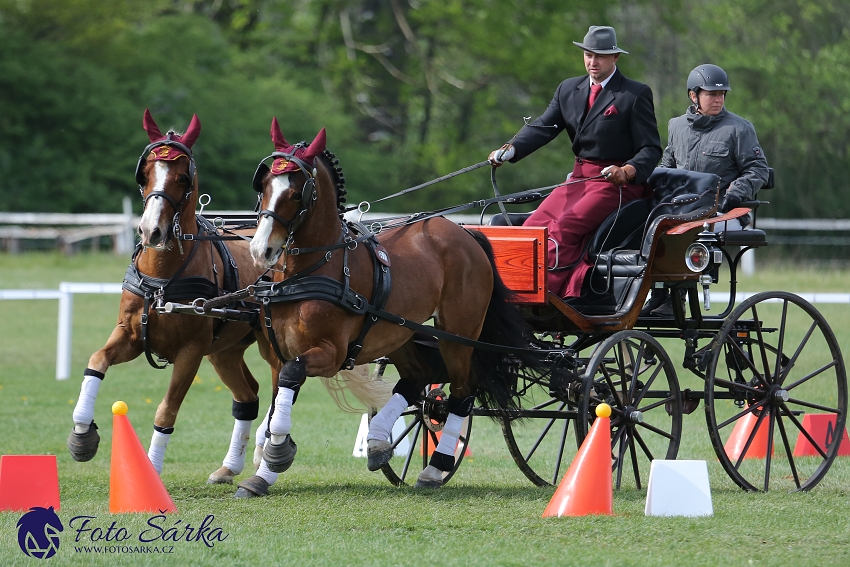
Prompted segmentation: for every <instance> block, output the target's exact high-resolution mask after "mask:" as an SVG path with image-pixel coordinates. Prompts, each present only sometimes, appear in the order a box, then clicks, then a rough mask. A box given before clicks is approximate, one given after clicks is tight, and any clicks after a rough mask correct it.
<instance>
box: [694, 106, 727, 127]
mask: <svg viewBox="0 0 850 567" xmlns="http://www.w3.org/2000/svg"><path fill="white" fill-rule="evenodd" d="M724 118H726V107H725V106H724V107H723V110H721V111H720V113H719V114H718V115H717V116H706V115H704V114H700V113H698V112H697V109H696V107H695V106H694V105H691V106H689V107H688V110H687V111H686V112H685V119H686V120H687V121H688V123H689V124H690V125H691V128H693V129H694V130H708V129H710V128H712V127H714V125H715V124H717V123H718V122H720V121H721V120H723V119H724Z"/></svg>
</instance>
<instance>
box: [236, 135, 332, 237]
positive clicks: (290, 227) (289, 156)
mask: <svg viewBox="0 0 850 567" xmlns="http://www.w3.org/2000/svg"><path fill="white" fill-rule="evenodd" d="M302 144H303V142H301V143H299V144H296V146H295V149H297V148H299V147H305V145H302ZM272 158H283V159H285V160H287V161H291V162H293V163H295V165H297V166H298V168H299V169H300V170H301V171H303V172H304V175H306V176H307V180H306V181H305V182H304V187H302V188H301V194H300V195H299V196H297V197H296V199H295V200H296V201H299V202H300V205H299V206H298V211H296V213H295V215H294V216H293V217H292V219H290V220H286V219H285V218H283V217H282V216H280V215H279V214H277V213H276V212H274V211H272V210H270V209H262V210H261V211H259V213H258V215H257V220H259V217H270V218H271V219H273V220H276V221H277V222H279V223H280V224H281V225H283V228H285V229H286V232H287V233H289V236H288V237H287V246H288V245H289V243H290V242H291V241H292V235H293V234H295V231H296V230H298V228H299V227H300V226H301V225H302V224H304V221H306V220H307V216H308V215H309V214H310V211H311V210H312V209H313V206H314V205H315V203H316V200H317V199H318V198H319V195H318V193H317V191H316V167H315V162H314V165H313V166H312V167H311V166H310V165H309V164H308V163H307V162H305V161H304V160H302V159H301V158H298V157H295V150H293V152H292V153H285V152H274V153H272V154H271V155H269V156H266V157H265V158H263V159H262V161H260V164H259V165H258V166H257V171H255V172H254V179H253V180H252V181H251V186H252V187H253V188H254V191H256V192H257V193H260V194H262V192H263V179H264V178H265V177H266V175H267V174H268V173H269V171H271V169H269V166H267V165H266V162H267V161H268V160H270V159H272ZM259 199H260V202H262V195H259ZM258 206H259V203H258Z"/></svg>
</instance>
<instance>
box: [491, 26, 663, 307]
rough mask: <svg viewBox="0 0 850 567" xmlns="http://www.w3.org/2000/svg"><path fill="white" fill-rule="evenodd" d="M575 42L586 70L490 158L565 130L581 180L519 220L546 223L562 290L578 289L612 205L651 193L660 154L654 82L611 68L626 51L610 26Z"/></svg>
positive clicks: (554, 281) (553, 279)
mask: <svg viewBox="0 0 850 567" xmlns="http://www.w3.org/2000/svg"><path fill="white" fill-rule="evenodd" d="M573 43H574V44H575V45H577V46H578V47H580V48H581V49H582V50H584V66H585V69H587V73H588V75H589V77H588V76H581V77H575V78H572V79H567V80H565V81H563V82H562V83H561V84H560V85H559V86H558V89H557V90H556V91H555V96H554V97H553V98H552V101H551V102H550V103H549V107H548V108H547V109H546V111H545V112H544V113H543V114H542V115H541V116H540V117H538V118H537V119H535V120H534V121H533V122H531V123H529V124H527V125H526V126H524V127H523V128H522V130H520V132H519V133H518V134H517V135H516V137H515V138H514V139H513V140H512V141H511V142H510V143H508V144H505V145H504V146H502V147H501V148H500V149H498V150H496V151H494V152H492V153H491V154H490V156H489V158H488V159H489V161H490V163H492V164H493V166H494V167H498V166H499V165H501V164H502V163H503V162H505V161H510V162H511V163H514V162H517V161H519V160H521V159H522V158H524V157H525V156H527V155H529V154H531V153H532V152H534V151H535V150H537V149H539V148H541V147H543V146H544V145H546V144H548V143H549V142H550V141H552V140H553V139H554V138H555V137H556V136H557V135H558V134H560V133H561V131H562V130H566V131H567V134H568V135H569V137H570V140H571V142H572V151H573V154H574V155H575V156H576V157H575V165H574V167H573V171H572V177H571V179H570V181H573V182H574V181H578V180H582V179H586V181H584V182H579V183H573V184H569V185H562V186H560V187H558V188H556V189H555V190H554V191H553V192H552V194H551V195H549V196H548V197H547V198H546V199H545V200H544V201H543V202H542V203H541V204H540V206H539V207H538V208H537V210H536V211H534V213H533V214H532V215H531V216H530V217H529V218H528V220H527V221H525V223H524V224H525V226H545V227H548V229H549V236H550V237H551V238H553V239H554V240H555V241H556V242H557V256H556V254H555V244H554V243H552V242H551V241H550V243H549V258H550V271H549V276H548V284H549V289H550V290H551V291H553V292H555V293H557V294H558V295H560V296H561V297H566V298H569V297H577V296H579V295H581V292H582V285H583V283H584V281H585V276H586V275H587V272H588V270H589V269H590V267H591V264H590V263H589V262H588V261H587V259H586V257H584V250H585V245H586V243H587V242H588V240H589V239H590V237H591V236H592V235H593V233H594V232H595V231H596V229H597V228H598V227H599V226H600V225H601V224H602V221H604V220H605V218H606V217H608V215H610V214H611V213H612V212H614V211H616V210H617V208H618V207H621V206H623V205H625V204H626V203H627V202H629V201H632V200H634V199H638V198H641V197H648V196H649V195H650V193H649V190H648V188H647V187H646V186H645V185H644V183H645V181H646V180H647V178H648V177H649V175H650V174H651V173H652V171H653V169H654V168H655V166H656V164H657V163H658V160H659V159H660V158H661V139H660V137H659V135H658V126H657V124H656V121H655V108H654V106H653V102H652V90H651V89H650V88H649V87H648V86H646V85H644V84H643V83H639V82H637V81H633V80H631V79H627V78H626V77H625V76H623V74H622V73H621V72H620V71H619V70H618V69H617V59H618V58H619V57H620V53H628V52H627V51H623V50H622V49H620V48H619V47H618V46H617V36H616V33H615V31H614V28H612V27H608V26H590V29H589V30H588V32H587V35H585V36H584V42H583V43H578V42H573ZM555 261H557V262H558V265H557V266H554V265H553V264H554V262H555ZM552 268H555V269H554V270H552Z"/></svg>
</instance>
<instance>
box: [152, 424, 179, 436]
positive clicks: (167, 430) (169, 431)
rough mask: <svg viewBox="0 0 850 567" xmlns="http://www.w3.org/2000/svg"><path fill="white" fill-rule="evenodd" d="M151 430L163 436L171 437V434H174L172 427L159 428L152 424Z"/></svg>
mask: <svg viewBox="0 0 850 567" xmlns="http://www.w3.org/2000/svg"><path fill="white" fill-rule="evenodd" d="M153 430H154V431H159V432H160V433H162V434H164V435H171V434H172V433H174V428H173V427H160V426H158V425H157V424H155V423H154V424H153Z"/></svg>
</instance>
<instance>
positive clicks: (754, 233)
mask: <svg viewBox="0 0 850 567" xmlns="http://www.w3.org/2000/svg"><path fill="white" fill-rule="evenodd" d="M767 172H768V174H767V183H765V184H764V185H763V186H762V188H761V189H773V187H774V174H773V168H772V167H769V168H767ZM767 203H768V201H760V200H755V201H744V202H743V203H741V206H742V207H747V208H749V209H751V210H752V212H753V228H751V229H748V230H726V231H719V232H718V233H717V237H718V239H719V241H720V244H721V245H722V246H741V247H743V248H758V247H760V246H767V235H766V234H765V232H764V231H763V230H760V229H757V228H755V215H756V211H757V210H758V208H759V206H760V205H766V204H767Z"/></svg>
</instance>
